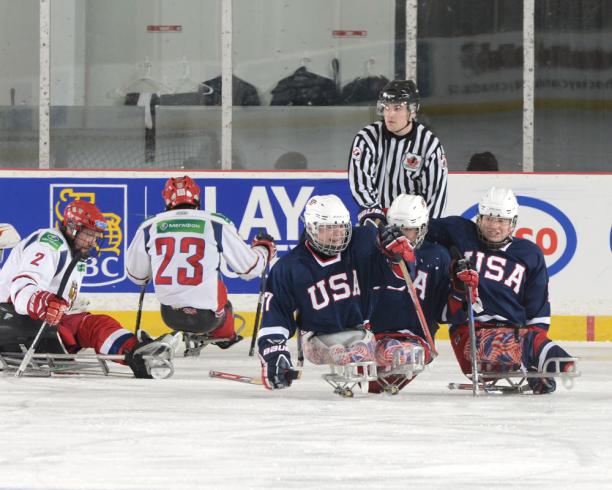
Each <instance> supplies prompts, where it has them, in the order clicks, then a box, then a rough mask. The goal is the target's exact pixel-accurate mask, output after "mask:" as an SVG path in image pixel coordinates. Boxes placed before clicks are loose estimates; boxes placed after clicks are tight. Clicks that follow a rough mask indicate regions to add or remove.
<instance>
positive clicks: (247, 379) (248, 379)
mask: <svg viewBox="0 0 612 490" xmlns="http://www.w3.org/2000/svg"><path fill="white" fill-rule="evenodd" d="M208 375H209V376H210V377H211V378H220V379H227V380H229V381H238V382H239V383H247V384H250V385H263V382H262V380H261V378H253V377H252V376H243V375H241V374H233V373H224V372H223V371H209V372H208Z"/></svg>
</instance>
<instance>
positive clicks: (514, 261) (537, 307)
mask: <svg viewBox="0 0 612 490" xmlns="http://www.w3.org/2000/svg"><path fill="white" fill-rule="evenodd" d="M426 238H427V240H431V241H435V242H438V243H441V244H443V245H445V246H447V247H450V246H451V245H454V246H455V247H457V248H458V249H459V251H460V252H461V254H462V255H463V256H464V257H466V258H469V259H470V260H471V261H472V262H473V264H474V265H475V267H476V270H477V271H478V280H479V285H478V294H479V296H480V299H481V300H482V304H483V307H484V311H483V312H482V313H479V314H478V315H476V316H475V320H476V321H478V322H482V323H490V322H495V323H501V324H508V325H512V326H518V327H523V326H537V327H541V328H544V329H546V330H548V328H549V327H550V303H549V301H548V271H547V270H546V263H545V261H544V255H543V254H542V251H541V250H540V249H539V247H538V246H537V245H536V244H534V243H533V242H530V241H529V240H524V239H522V238H516V237H513V238H512V241H511V242H510V243H508V244H507V245H505V246H503V247H502V248H500V249H498V250H492V249H488V248H487V247H486V246H485V245H484V244H483V243H482V241H481V240H480V239H479V237H478V229H477V226H476V223H474V222H472V221H470V220H467V219H465V218H461V217H459V216H450V217H448V218H441V219H434V220H430V222H429V232H428V233H427V237H426ZM458 321H462V320H458V319H453V323H455V322H458Z"/></svg>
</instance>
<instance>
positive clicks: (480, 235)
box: [476, 214, 518, 250]
mask: <svg viewBox="0 0 612 490" xmlns="http://www.w3.org/2000/svg"><path fill="white" fill-rule="evenodd" d="M483 216H490V217H492V218H499V216H493V215H483V214H479V215H478V218H476V230H477V231H478V238H479V239H480V241H481V242H482V243H484V244H485V246H486V247H487V248H488V249H491V250H499V249H500V248H502V247H504V246H506V245H507V244H508V243H510V242H511V241H512V234H513V233H514V228H515V227H516V221H517V218H518V216H515V217H514V218H512V222H511V223H510V233H508V236H507V237H506V238H504V239H503V240H502V241H500V242H492V241H491V240H488V239H487V237H485V236H484V234H483V233H482V230H481V229H480V220H481V219H482V217H483ZM502 219H510V218H502Z"/></svg>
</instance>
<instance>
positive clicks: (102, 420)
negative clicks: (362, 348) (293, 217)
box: [0, 339, 612, 490]
mask: <svg viewBox="0 0 612 490" xmlns="http://www.w3.org/2000/svg"><path fill="white" fill-rule="evenodd" d="M247 340H248V339H247ZM563 345H564V346H567V348H568V349H569V350H570V351H571V352H572V353H573V354H575V355H577V356H580V357H581V364H580V369H581V371H582V376H581V377H580V378H578V379H576V382H575V386H574V388H573V389H572V390H566V389H565V388H564V387H563V386H561V383H559V386H558V388H557V391H556V392H555V393H554V394H552V395H548V396H533V395H522V396H520V395H519V396H500V395H498V396H495V395H493V396H485V397H479V398H473V397H472V394H471V392H469V391H461V392H457V391H450V390H448V388H447V384H448V383H449V382H450V381H463V380H464V379H465V378H463V376H462V375H461V374H460V372H459V369H458V367H457V365H456V362H455V359H454V356H453V354H452V350H451V348H450V345H449V344H448V342H440V343H439V349H440V356H439V357H438V358H437V359H436V361H435V362H434V363H433V365H432V366H430V367H429V368H428V369H427V370H426V371H425V372H424V373H423V374H421V375H419V376H418V377H417V378H416V379H415V380H414V381H413V382H412V383H411V384H410V385H409V386H408V387H407V388H406V389H404V390H403V391H402V392H400V394H399V395H397V396H389V395H365V394H360V393H357V394H356V395H355V397H354V398H352V399H344V398H341V397H339V396H338V395H334V394H333V392H332V390H331V388H330V387H329V386H328V385H327V384H326V383H325V382H324V381H323V380H322V379H321V375H322V374H324V373H326V372H327V369H326V368H325V367H320V366H313V365H309V364H306V365H305V367H304V372H303V376H302V379H301V380H298V381H296V382H295V384H294V385H293V386H292V387H291V388H290V389H288V390H283V391H278V392H269V391H266V390H265V389H263V388H262V387H261V386H256V385H247V384H242V383H237V382H232V381H226V380H220V379H212V378H209V377H208V371H209V370H210V369H218V370H222V371H228V372H234V373H238V374H246V375H251V376H254V375H257V374H258V373H259V363H258V361H257V358H256V357H255V358H250V357H248V356H247V351H248V341H246V342H242V343H240V344H238V345H236V346H234V347H232V348H231V349H229V350H228V351H221V350H220V349H218V348H217V347H214V346H209V347H207V348H206V349H204V351H203V352H202V355H201V357H200V358H197V359H193V358H188V359H186V358H182V357H178V358H177V359H176V363H175V364H176V366H175V367H176V373H175V375H174V377H172V378H170V379H167V380H137V379H129V378H104V377H100V376H96V377H92V376H89V377H71V378H67V379H65V378H64V379H60V378H51V379H42V378H22V379H15V378H12V377H9V376H3V375H0V383H1V385H0V387H1V388H0V393H1V394H0V413H1V414H2V418H1V422H0V434H1V438H2V444H1V446H0V448H1V449H0V489H2V490H4V489H20V490H26V489H113V490H121V489H147V490H150V489H160V490H161V489H164V490H165V489H202V488H214V489H219V488H222V489H225V488H236V489H247V488H261V489H270V488H274V489H280V488H289V489H304V488H313V489H314V488H316V489H320V488H347V489H348V488H350V489H372V488H385V489H389V488H397V489H407V488H413V489H418V488H428V489H429V488H434V489H435V488H453V489H457V488H470V489H490V488H497V489H501V488H517V489H518V488H521V489H523V488H539V489H541V488H555V489H558V488H580V489H591V488H592V489H602V488H612V463H611V461H612V443H611V440H612V377H611V373H612V344H610V343H580V342H573V343H571V342H564V343H563ZM292 348H293V350H295V344H294V343H293V342H292ZM294 357H295V356H294ZM123 369H125V368H123Z"/></svg>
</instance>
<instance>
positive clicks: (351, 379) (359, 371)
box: [322, 361, 378, 398]
mask: <svg viewBox="0 0 612 490" xmlns="http://www.w3.org/2000/svg"><path fill="white" fill-rule="evenodd" d="M329 367H330V369H331V372H330V373H327V374H324V375H322V378H323V379H324V380H325V381H326V382H327V383H328V384H329V385H331V387H332V388H333V389H334V393H336V394H338V395H340V396H342V397H344V398H351V397H352V396H353V395H354V391H353V390H354V388H355V386H356V385H357V384H359V385H360V386H361V387H365V389H366V391H367V386H368V383H369V382H370V381H376V380H377V379H378V374H377V368H376V363H375V362H374V361H364V362H351V363H349V364H345V365H343V366H339V365H337V364H330V365H329Z"/></svg>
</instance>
